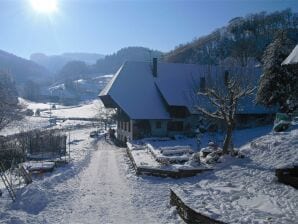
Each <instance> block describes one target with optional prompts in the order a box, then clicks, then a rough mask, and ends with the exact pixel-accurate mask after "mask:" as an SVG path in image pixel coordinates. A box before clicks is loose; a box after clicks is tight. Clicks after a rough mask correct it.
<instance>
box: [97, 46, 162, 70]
mask: <svg viewBox="0 0 298 224" xmlns="http://www.w3.org/2000/svg"><path fill="white" fill-rule="evenodd" d="M161 55H162V52H160V51H156V50H151V49H149V48H145V47H127V48H122V49H120V50H119V51H117V52H116V53H114V54H112V55H108V56H106V57H105V58H104V59H100V60H98V61H97V63H96V65H95V70H96V71H97V72H102V73H115V72H116V71H117V70H118V69H119V67H120V66H121V65H122V64H123V63H124V62H125V61H149V60H152V58H153V57H157V58H160V57H161Z"/></svg>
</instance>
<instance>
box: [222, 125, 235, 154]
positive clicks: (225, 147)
mask: <svg viewBox="0 0 298 224" xmlns="http://www.w3.org/2000/svg"><path fill="white" fill-rule="evenodd" d="M232 132H233V126H228V127H227V133H226V137H225V140H224V143H223V149H222V151H223V154H229V146H230V144H231V140H232Z"/></svg>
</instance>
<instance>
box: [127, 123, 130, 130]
mask: <svg viewBox="0 0 298 224" xmlns="http://www.w3.org/2000/svg"><path fill="white" fill-rule="evenodd" d="M127 124H128V132H130V121H129V122H127Z"/></svg>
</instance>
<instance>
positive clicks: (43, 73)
mask: <svg viewBox="0 0 298 224" xmlns="http://www.w3.org/2000/svg"><path fill="white" fill-rule="evenodd" d="M0 70H2V71H5V72H8V73H9V74H10V75H11V76H12V77H13V78H14V80H15V82H16V84H17V85H19V84H23V83H25V82H26V81H28V80H31V79H32V80H34V81H35V82H41V81H44V80H46V79H47V78H49V76H50V73H49V71H48V70H47V69H45V68H44V67H42V66H40V65H38V64H36V63H34V62H32V61H29V60H26V59H24V58H20V57H17V56H15V55H13V54H10V53H8V52H5V51H2V50H0Z"/></svg>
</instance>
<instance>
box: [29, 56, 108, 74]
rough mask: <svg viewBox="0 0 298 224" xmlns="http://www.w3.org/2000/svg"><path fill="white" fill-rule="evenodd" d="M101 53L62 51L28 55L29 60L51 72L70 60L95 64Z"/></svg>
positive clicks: (56, 70)
mask: <svg viewBox="0 0 298 224" xmlns="http://www.w3.org/2000/svg"><path fill="white" fill-rule="evenodd" d="M103 57H104V55H102V54H93V53H64V54H61V55H45V54H42V53H35V54H32V55H31V56H30V60H31V61H34V62H36V63H37V64H40V65H42V66H44V67H46V68H47V69H48V70H50V71H51V72H53V73H57V72H59V71H60V70H61V68H62V67H63V66H64V65H66V64H67V63H68V62H70V61H83V62H85V63H86V64H89V65H91V64H95V63H96V61H97V60H99V59H101V58H103Z"/></svg>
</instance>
